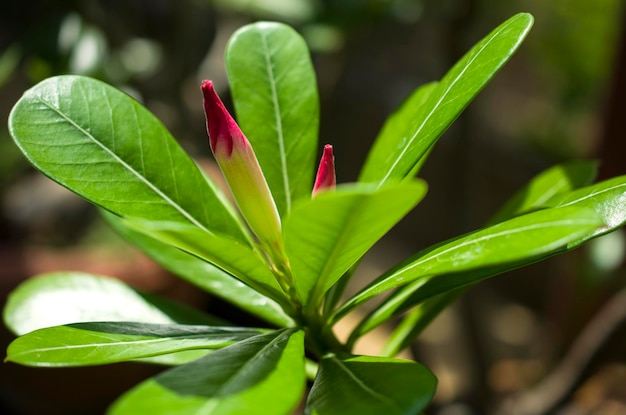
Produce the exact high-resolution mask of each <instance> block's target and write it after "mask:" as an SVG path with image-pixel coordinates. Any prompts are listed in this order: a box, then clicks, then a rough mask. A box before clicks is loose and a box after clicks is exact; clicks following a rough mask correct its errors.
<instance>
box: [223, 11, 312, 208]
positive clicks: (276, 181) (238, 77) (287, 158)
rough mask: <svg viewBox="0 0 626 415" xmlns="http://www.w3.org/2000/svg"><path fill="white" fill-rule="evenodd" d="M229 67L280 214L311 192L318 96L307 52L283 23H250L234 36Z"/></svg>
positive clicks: (243, 123) (240, 117)
mask: <svg viewBox="0 0 626 415" xmlns="http://www.w3.org/2000/svg"><path fill="white" fill-rule="evenodd" d="M226 67H227V72H228V79H229V84H230V88H231V91H232V96H233V102H234V104H235V110H236V112H237V121H238V123H239V125H240V127H241V129H242V130H243V132H244V133H245V134H246V136H247V137H248V139H249V140H250V143H251V144H252V147H253V148H254V151H255V153H256V155H257V158H258V160H259V164H260V165H261V168H262V169H263V172H264V174H265V177H266V179H267V182H268V184H269V186H270V189H271V191H272V194H273V196H274V200H275V201H276V206H277V207H278V211H279V213H280V215H281V216H286V214H287V213H288V212H289V210H290V209H291V205H292V203H293V201H295V200H296V199H299V198H303V197H307V196H309V195H310V194H311V189H312V185H313V170H314V168H315V156H316V153H317V134H318V125H319V102H318V101H319V99H318V96H317V84H316V78H315V72H314V70H313V66H312V64H311V58H310V56H309V50H308V48H307V45H306V43H305V42H304V40H303V39H302V38H301V37H300V35H298V33H297V32H296V31H295V30H293V29H292V28H290V27H289V26H286V25H284V24H280V23H270V22H260V23H256V24H252V25H247V26H245V27H243V28H242V29H240V30H238V31H237V32H235V33H234V34H233V36H232V37H231V40H230V42H229V44H228V48H227V50H226Z"/></svg>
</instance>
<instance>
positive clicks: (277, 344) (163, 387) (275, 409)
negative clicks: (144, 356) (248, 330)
mask: <svg viewBox="0 0 626 415" xmlns="http://www.w3.org/2000/svg"><path fill="white" fill-rule="evenodd" d="M303 338H304V336H303V333H302V332H300V331H294V330H280V331H276V332H272V333H268V334H263V335H259V336H255V337H252V338H249V339H247V340H243V341H241V342H239V343H236V344H234V345H232V346H228V347H226V348H224V349H220V350H217V351H215V352H213V353H211V354H209V355H207V356H206V357H203V358H201V359H199V360H196V361H194V362H191V363H189V364H187V365H185V366H179V367H177V368H174V369H170V370H168V371H167V372H164V373H162V374H160V375H158V376H156V377H154V378H152V379H150V380H148V381H146V382H143V383H142V384H140V385H139V386H137V387H136V388H134V389H132V390H131V391H130V392H128V393H126V394H125V395H123V396H122V397H121V398H120V399H119V400H118V401H117V402H116V403H115V404H114V405H113V407H112V408H111V411H110V412H111V413H112V414H113V415H124V414H132V415H135V414H155V415H158V414H195V415H227V414H229V415H230V414H250V415H285V414H289V413H290V412H291V411H292V410H293V408H294V407H295V406H296V405H297V404H298V402H299V400H300V398H301V396H302V393H303V391H304V386H305V372H304V345H303V343H304V342H303Z"/></svg>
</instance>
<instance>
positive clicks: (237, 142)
mask: <svg viewBox="0 0 626 415" xmlns="http://www.w3.org/2000/svg"><path fill="white" fill-rule="evenodd" d="M202 94H203V96H204V113H205V115H206V124H207V131H208V133H209V143H210V145H211V150H212V151H213V155H214V156H215V160H216V161H217V164H218V165H219V166H220V169H221V170H222V174H223V175H224V178H225V179H226V182H228V187H229V188H230V190H231V192H232V194H233V197H234V198H235V201H236V202H237V206H238V207H239V210H240V212H241V214H242V215H243V217H244V218H245V219H246V222H247V223H248V225H249V226H250V229H251V230H252V231H253V232H254V233H255V234H256V236H257V237H258V238H259V241H261V242H262V243H263V244H264V245H265V246H266V247H268V248H270V249H274V247H275V246H277V245H280V243H281V242H280V241H281V237H282V236H281V224H280V217H279V215H278V210H277V209H276V204H275V202H274V199H273V197H272V194H271V192H270V189H269V186H268V185H267V181H266V180H265V176H264V175H263V172H262V171H261V167H260V166H259V162H258V160H257V158H256V155H255V154H254V150H253V149H252V146H251V145H250V142H249V141H248V139H247V138H246V136H245V135H244V134H243V132H242V131H241V129H240V128H239V126H238V125H237V123H236V122H235V120H234V119H233V117H232V116H231V115H230V114H229V113H228V110H226V107H224V104H223V103H222V100H221V99H220V97H219V96H218V95H217V93H216V92H215V89H214V88H213V83H212V82H211V81H204V82H203V83H202Z"/></svg>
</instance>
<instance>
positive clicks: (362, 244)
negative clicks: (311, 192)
mask: <svg viewBox="0 0 626 415" xmlns="http://www.w3.org/2000/svg"><path fill="white" fill-rule="evenodd" d="M425 193H426V184H425V183H424V182H423V181H413V182H406V183H399V184H395V185H391V186H387V187H384V188H382V189H378V190H376V187H375V186H370V185H366V186H364V185H360V186H340V187H338V189H337V191H336V192H326V193H322V194H320V195H318V196H316V197H315V198H313V199H311V200H308V201H306V202H303V203H301V204H298V205H296V206H295V207H294V209H293V210H292V212H291V214H290V215H289V216H288V217H287V220H286V221H285V226H284V236H285V250H286V252H287V256H288V257H289V262H290V264H291V269H292V271H293V274H294V279H295V286H296V289H297V291H298V293H299V295H300V296H301V300H302V302H303V304H310V305H311V306H312V307H316V306H317V305H319V300H320V299H321V297H322V296H323V295H324V293H325V292H326V291H327V290H328V289H329V288H330V287H331V286H332V285H333V284H334V283H335V282H336V281H337V280H338V279H339V278H340V277H341V275H342V274H343V273H344V272H346V271H347V270H348V269H350V267H351V266H352V265H353V264H354V263H355V262H356V261H358V259H359V258H361V256H363V255H364V254H365V253H366V252H367V250H368V249H369V248H371V247H372V245H374V243H376V241H378V240H379V239H380V238H381V237H382V236H383V235H384V234H385V233H386V232H387V231H388V230H389V229H390V228H391V227H393V225H395V224H396V223H397V222H398V221H399V220H400V219H402V217H404V215H406V214H407V212H409V211H410V210H411V209H412V208H413V207H414V206H415V205H416V204H417V203H418V202H419V201H420V200H421V199H422V197H423V196H424V194H425ZM310 299H312V300H310Z"/></svg>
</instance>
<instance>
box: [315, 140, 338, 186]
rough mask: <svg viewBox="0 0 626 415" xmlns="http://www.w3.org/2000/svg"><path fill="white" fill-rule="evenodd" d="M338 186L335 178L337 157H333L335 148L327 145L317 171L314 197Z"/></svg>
mask: <svg viewBox="0 0 626 415" xmlns="http://www.w3.org/2000/svg"><path fill="white" fill-rule="evenodd" d="M336 184H337V179H336V178H335V156H333V146H331V145H330V144H326V145H325V146H324V153H323V154H322V159H321V160H320V166H319V168H318V169H317V176H316V177H315V185H314V186H313V196H315V195H316V194H318V193H319V192H321V191H324V190H330V189H334V188H335V185H336Z"/></svg>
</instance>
